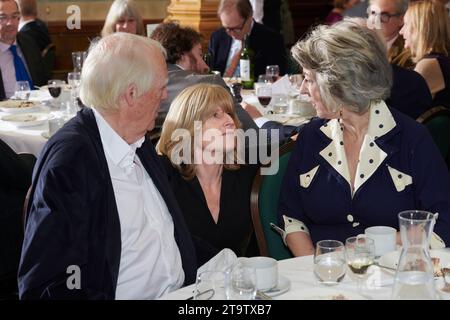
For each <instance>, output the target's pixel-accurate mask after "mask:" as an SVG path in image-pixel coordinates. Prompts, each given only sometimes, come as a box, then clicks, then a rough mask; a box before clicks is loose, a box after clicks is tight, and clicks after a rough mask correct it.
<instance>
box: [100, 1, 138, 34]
mask: <svg viewBox="0 0 450 320" xmlns="http://www.w3.org/2000/svg"><path fill="white" fill-rule="evenodd" d="M114 32H126V33H132V34H137V35H140V36H144V35H145V30H144V24H143V22H142V17H141V14H140V13H139V10H138V8H137V6H136V4H135V2H134V1H133V0H114V2H113V4H112V5H111V7H110V8H109V11H108V15H107V16H106V20H105V24H104V26H103V29H102V32H101V35H102V37H104V36H107V35H109V34H112V33H114Z"/></svg>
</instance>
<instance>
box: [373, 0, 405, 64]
mask: <svg viewBox="0 0 450 320" xmlns="http://www.w3.org/2000/svg"><path fill="white" fill-rule="evenodd" d="M408 4H409V0H371V1H370V7H369V9H368V17H369V18H368V26H371V27H381V32H382V34H383V36H384V39H385V41H386V44H387V48H388V59H389V62H390V63H392V64H396V65H398V66H400V67H402V68H407V69H412V68H413V67H414V63H413V62H412V60H411V53H410V51H409V49H405V40H404V39H403V37H402V36H401V35H400V34H399V31H400V29H401V28H402V26H403V16H404V15H405V12H406V10H407V9H408Z"/></svg>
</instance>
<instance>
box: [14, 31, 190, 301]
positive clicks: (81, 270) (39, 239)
mask: <svg viewBox="0 0 450 320" xmlns="http://www.w3.org/2000/svg"><path fill="white" fill-rule="evenodd" d="M118 61H120V63H118ZM166 85H167V68H166V63H165V52H164V49H163V48H162V47H161V45H159V44H158V43H157V42H156V41H154V40H151V39H148V38H144V37H140V36H136V35H131V34H125V33H115V34H112V35H109V36H106V37H104V38H103V39H101V40H100V41H99V42H98V43H97V44H96V45H95V46H94V47H93V48H92V49H91V50H90V52H89V55H88V57H87V59H86V62H85V64H84V66H83V70H82V75H81V91H80V96H81V100H82V101H83V103H84V104H85V105H86V106H87V107H85V108H83V110H82V111H80V112H79V113H78V114H77V116H76V117H75V118H73V119H72V120H70V121H69V122H68V123H67V124H66V125H65V126H64V127H63V128H62V129H60V130H59V131H58V132H57V133H56V134H55V135H54V136H53V137H52V138H51V139H50V140H49V141H48V143H47V144H46V146H45V147H44V150H43V151H42V152H41V155H40V157H39V159H38V161H37V163H36V167H35V168H36V170H35V172H34V176H33V182H32V187H31V193H30V201H29V203H28V206H27V215H26V231H25V239H24V243H23V251H22V257H21V262H20V266H19V274H18V280H19V294H20V298H22V299H39V298H44V299H68V298H70V299H72V298H73V299H154V298H158V297H160V296H162V295H163V294H165V293H168V292H170V291H172V290H175V289H178V288H179V287H181V286H182V285H183V284H188V283H192V282H193V281H194V278H195V270H196V254H195V249H194V245H193V242H192V239H191V236H190V234H189V233H188V231H187V228H186V225H185V222H184V220H183V218H182V215H181V213H180V209H179V208H178V206H177V204H176V200H175V199H174V197H173V195H172V193H171V191H170V189H169V188H170V187H169V186H168V182H167V180H166V178H165V176H164V174H163V171H164V170H163V168H162V167H161V165H160V163H159V162H158V158H157V155H156V153H155V150H154V147H153V145H152V144H151V142H150V141H149V140H148V139H146V138H145V135H146V133H147V131H149V130H151V129H153V127H154V125H155V118H156V115H157V112H158V108H159V104H160V102H161V101H162V100H163V99H165V97H166V95H167V92H166Z"/></svg>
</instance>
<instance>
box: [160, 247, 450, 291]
mask: <svg viewBox="0 0 450 320" xmlns="http://www.w3.org/2000/svg"><path fill="white" fill-rule="evenodd" d="M439 252H441V253H442V254H445V255H446V257H450V248H445V249H440V250H439ZM377 261H378V260H377ZM278 275H279V276H278V277H279V278H278V286H277V287H275V288H273V289H271V290H269V291H265V292H263V294H262V295H258V294H257V297H256V299H273V300H390V299H391V295H392V288H393V284H394V278H395V271H393V270H391V269H389V268H383V267H380V266H378V265H377V264H373V265H372V266H370V267H369V269H368V271H367V274H366V276H365V279H364V282H363V285H362V286H361V287H360V288H358V285H357V278H356V276H355V275H353V274H352V273H351V272H350V271H349V270H347V272H346V274H345V276H344V278H343V279H342V281H341V282H339V283H338V284H337V285H333V286H329V285H325V284H322V283H320V282H319V281H318V280H317V278H316V276H315V275H314V256H313V255H309V256H303V257H295V258H290V259H285V260H279V261H278ZM441 280H442V279H439V278H437V279H436V280H435V281H436V288H439V287H440V286H442V281H441ZM194 290H195V285H194V284H193V285H189V286H186V287H182V288H180V289H178V290H176V291H173V292H171V293H169V294H167V295H165V296H163V297H161V299H162V300H190V299H192V297H193V294H194ZM437 291H438V293H439V295H440V298H441V299H443V300H450V293H444V292H442V291H441V290H439V289H437Z"/></svg>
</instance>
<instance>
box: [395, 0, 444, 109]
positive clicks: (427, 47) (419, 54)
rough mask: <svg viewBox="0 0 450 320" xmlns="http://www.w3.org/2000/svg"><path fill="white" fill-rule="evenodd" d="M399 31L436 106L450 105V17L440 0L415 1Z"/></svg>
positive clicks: (410, 6)
mask: <svg viewBox="0 0 450 320" xmlns="http://www.w3.org/2000/svg"><path fill="white" fill-rule="evenodd" d="M400 34H401V35H403V37H404V38H405V48H409V49H410V50H411V53H412V56H413V61H414V62H415V63H416V67H415V69H414V70H415V71H417V72H418V73H420V74H421V75H422V76H423V77H424V78H425V80H426V82H427V84H428V87H429V88H430V91H431V95H432V96H433V106H444V107H446V108H450V19H449V18H448V16H447V12H446V10H445V7H444V5H443V4H442V3H441V2H439V1H431V0H429V1H417V2H412V3H411V4H410V5H409V7H408V11H406V14H405V17H404V25H403V28H402V29H401V30H400Z"/></svg>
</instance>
